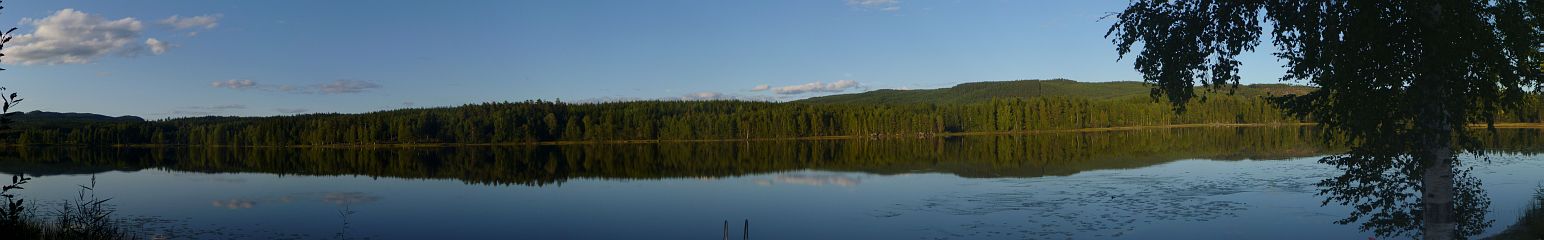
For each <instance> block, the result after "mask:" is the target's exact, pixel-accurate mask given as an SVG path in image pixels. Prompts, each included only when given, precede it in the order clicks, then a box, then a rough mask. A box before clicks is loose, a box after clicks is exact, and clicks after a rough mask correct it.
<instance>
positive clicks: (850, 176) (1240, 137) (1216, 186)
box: [0, 127, 1544, 239]
mask: <svg viewBox="0 0 1544 240" xmlns="http://www.w3.org/2000/svg"><path fill="white" fill-rule="evenodd" d="M1483 138H1484V139H1486V140H1487V141H1489V144H1490V148H1492V149H1494V150H1496V151H1495V153H1493V154H1491V155H1490V156H1489V160H1488V161H1486V160H1479V159H1475V158H1474V157H1473V156H1467V157H1466V161H1467V162H1468V164H1467V166H1472V167H1474V170H1473V174H1475V176H1477V177H1479V178H1480V179H1481V180H1483V181H1484V185H1483V187H1484V189H1486V190H1487V191H1488V193H1489V195H1490V197H1491V199H1492V201H1493V203H1492V205H1491V209H1490V213H1489V216H1488V217H1489V218H1490V219H1493V220H1494V221H1495V223H1494V225H1493V226H1492V227H1491V228H1490V229H1489V230H1487V232H1486V233H1485V234H1482V235H1481V236H1487V235H1491V234H1495V233H1497V232H1499V231H1500V230H1502V229H1504V228H1506V227H1508V226H1510V225H1511V224H1512V223H1514V222H1515V221H1516V219H1517V218H1518V217H1519V216H1518V215H1519V213H1521V212H1522V211H1524V209H1526V206H1527V204H1528V203H1529V202H1530V201H1531V200H1532V198H1533V194H1534V193H1535V191H1536V190H1537V189H1539V188H1540V186H1541V185H1544V156H1539V155H1536V153H1539V152H1544V151H1541V150H1544V139H1540V131H1539V130H1536V129H1503V130H1500V132H1498V133H1497V134H1495V135H1488V136H1485V137H1483ZM1342 150H1344V149H1343V148H1337V147H1333V146H1327V145H1325V144H1322V141H1321V136H1320V134H1319V133H1318V132H1317V131H1316V130H1315V129H1314V128H1311V127H1254V128H1182V129H1154V130H1139V131H1113V132H1085V133H1045V134H1028V135H1003V136H972V137H950V138H922V139H879V140H820V141H753V142H709V143H660V144H593V145H561V146H489V147H439V148H433V147H422V148H20V149H6V150H4V151H3V152H0V172H4V173H8V174H18V173H24V174H27V175H29V176H36V177H35V179H34V180H33V181H32V183H29V184H27V185H26V186H25V187H27V189H25V190H23V191H22V192H20V193H21V195H22V196H23V197H25V198H28V199H35V200H36V201H44V202H47V203H45V204H43V205H39V206H37V207H38V208H41V209H49V208H50V207H49V206H48V205H49V204H56V203H57V202H58V201H59V200H62V199H67V198H73V197H75V196H76V194H77V189H79V187H77V185H83V184H90V182H91V179H92V178H93V177H94V178H95V179H96V182H97V183H96V191H95V194H96V195H98V196H101V197H110V198H112V200H111V201H110V203H112V204H115V206H116V207H117V213H116V215H115V216H116V217H118V218H120V219H122V220H124V221H125V223H127V224H128V225H130V227H132V228H134V229H136V231H137V232H139V233H140V234H141V235H142V236H150V237H167V238H180V239H207V238H222V239H223V238H237V239H314V238H356V239H362V238H371V239H456V238H493V239H624V238H625V239H640V238H641V239H718V238H721V237H722V236H723V234H724V227H725V222H726V221H727V222H728V223H729V228H730V230H731V231H730V235H732V236H733V237H734V238H736V239H738V238H739V237H740V236H741V234H742V231H743V230H744V229H743V228H744V226H745V225H746V221H747V220H748V221H749V226H750V229H749V230H750V231H749V232H750V235H751V237H753V238H755V239H1024V238H1033V239H1067V238H1073V239H1088V238H1096V239H1097V238H1116V239H1160V238H1167V239H1185V238H1223V239H1366V238H1367V237H1370V236H1372V235H1373V234H1371V233H1369V232H1360V231H1358V229H1357V227H1356V226H1355V225H1337V224H1334V223H1332V222H1333V221H1335V220H1337V219H1340V218H1343V217H1345V216H1347V214H1348V213H1349V211H1350V210H1349V209H1348V208H1346V207H1342V206H1338V205H1333V204H1332V205H1329V206H1320V202H1321V201H1322V200H1323V197H1320V196H1315V193H1316V192H1317V187H1315V186H1314V184H1315V183H1316V182H1318V181H1319V180H1321V179H1324V178H1327V177H1330V176H1334V175H1336V174H1338V172H1337V170H1336V169H1334V168H1333V167H1331V166H1328V165H1324V164H1320V163H1317V159H1318V157H1320V156H1324V155H1327V154H1332V153H1335V152H1338V151H1342Z"/></svg>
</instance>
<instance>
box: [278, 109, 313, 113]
mask: <svg viewBox="0 0 1544 240" xmlns="http://www.w3.org/2000/svg"><path fill="white" fill-rule="evenodd" d="M273 110H274V111H278V112H279V113H283V114H296V113H306V112H310V111H311V110H309V109H304V108H275V109H273Z"/></svg>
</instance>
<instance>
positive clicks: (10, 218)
mask: <svg viewBox="0 0 1544 240" xmlns="http://www.w3.org/2000/svg"><path fill="white" fill-rule="evenodd" d="M0 9H5V7H0ZM15 31H16V28H11V29H9V30H5V32H4V33H0V49H4V48H5V44H6V43H9V42H11V37H12V35H11V33H12V32H15ZM3 56H5V54H3V53H0V57H3ZM3 70H5V69H0V71H3ZM4 92H5V87H0V131H4V130H10V129H11V116H13V115H16V112H11V108H12V107H15V106H16V104H18V103H21V98H20V97H17V95H16V93H15V92H12V93H11V94H9V95H6V94H5V93H4ZM29 179H31V178H27V177H25V176H22V175H13V176H11V183H10V184H7V185H4V186H0V198H4V199H5V200H0V201H5V202H4V204H3V205H4V206H0V230H3V231H0V232H7V233H11V234H6V235H7V236H16V235H21V236H26V235H23V234H17V232H22V231H21V229H23V228H24V227H25V226H23V224H25V223H24V221H23V219H22V218H23V217H25V216H24V214H23V213H24V212H26V211H27V210H26V206H25V204H23V203H24V202H25V201H24V199H21V198H20V197H17V196H16V193H15V192H13V190H21V189H22V187H21V185H22V184H25V183H27V180H29Z"/></svg>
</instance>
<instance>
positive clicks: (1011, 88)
mask: <svg viewBox="0 0 1544 240" xmlns="http://www.w3.org/2000/svg"><path fill="white" fill-rule="evenodd" d="M1151 89H1152V87H1150V86H1147V85H1144V84H1142V83H1141V82H1077V81H1073V80H1067V79H1051V80H1017V81H1000V82H972V83H962V84H959V85H955V86H954V87H949V88H939V89H919V90H893V89H880V90H874V91H868V92H863V93H852V94H839V95H831V96H823V97H813V98H808V99H803V100H798V101H794V102H800V103H825V104H915V103H940V104H957V103H976V102H983V101H990V100H992V99H993V98H1027V97H1070V98H1086V99H1115V98H1126V97H1147V96H1148V93H1149V91H1151ZM1308 90H1309V88H1307V87H1302V86H1292V85H1285V84H1252V85H1242V86H1239V89H1238V91H1237V92H1236V94H1239V95H1244V96H1260V95H1267V94H1276V95H1282V94H1286V93H1304V92H1307V91H1308Z"/></svg>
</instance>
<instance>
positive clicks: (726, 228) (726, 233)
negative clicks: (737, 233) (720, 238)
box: [724, 220, 729, 240]
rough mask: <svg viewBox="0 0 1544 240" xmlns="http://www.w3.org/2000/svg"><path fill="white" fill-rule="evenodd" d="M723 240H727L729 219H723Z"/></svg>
mask: <svg viewBox="0 0 1544 240" xmlns="http://www.w3.org/2000/svg"><path fill="white" fill-rule="evenodd" d="M724 240H729V220H724Z"/></svg>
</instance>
